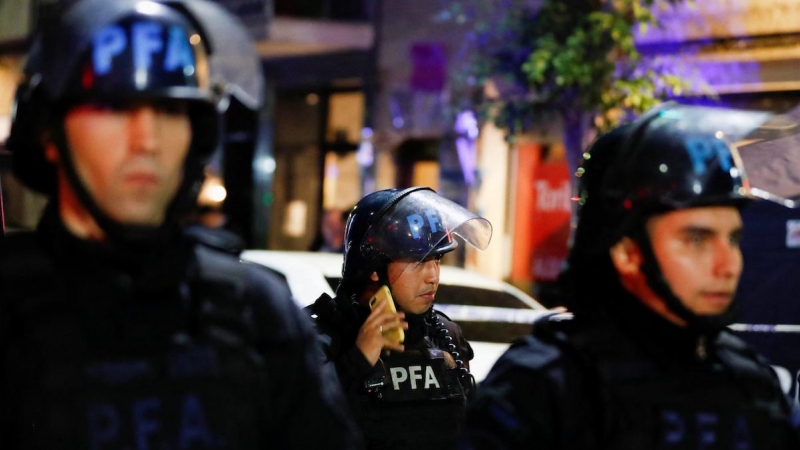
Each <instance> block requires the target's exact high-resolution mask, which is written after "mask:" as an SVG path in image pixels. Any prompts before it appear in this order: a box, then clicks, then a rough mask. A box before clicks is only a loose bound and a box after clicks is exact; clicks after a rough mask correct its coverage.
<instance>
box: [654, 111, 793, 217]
mask: <svg viewBox="0 0 800 450" xmlns="http://www.w3.org/2000/svg"><path fill="white" fill-rule="evenodd" d="M662 114H667V115H674V116H675V117H676V118H680V119H681V123H682V124H684V125H683V126H686V127H691V128H692V129H702V130H713V131H714V132H715V135H716V137H717V138H719V139H721V140H723V141H725V142H726V143H728V144H729V145H730V147H731V151H732V153H733V157H734V159H738V161H737V163H738V165H740V167H743V169H744V172H745V173H746V181H747V182H746V184H745V188H746V189H747V192H745V193H743V194H745V195H747V196H751V197H754V198H761V199H766V200H770V201H773V202H776V203H779V204H782V205H784V206H786V207H789V208H798V207H800V120H798V119H796V118H793V117H791V116H788V115H783V114H774V113H770V112H763V111H748V110H736V109H725V108H712V107H698V106H682V105H678V106H675V107H672V108H669V109H666V110H665V111H663V112H662ZM713 151H714V150H713V148H698V149H697V152H696V153H697V154H696V155H693V158H695V157H696V158H698V159H702V158H703V157H704V155H705V154H706V153H708V152H713Z"/></svg>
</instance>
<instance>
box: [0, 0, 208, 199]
mask: <svg viewBox="0 0 800 450" xmlns="http://www.w3.org/2000/svg"><path fill="white" fill-rule="evenodd" d="M133 99H147V100H160V99H182V100H186V101H188V102H189V108H190V111H189V114H190V118H191V121H192V131H193V136H194V138H193V143H192V151H193V153H197V154H201V155H203V156H206V155H208V154H210V153H211V151H213V150H214V148H215V147H216V142H217V129H218V126H217V121H218V120H217V113H216V109H215V104H214V97H213V95H212V92H211V89H210V86H209V80H208V62H207V56H206V50H205V48H204V44H203V43H202V37H201V36H200V35H199V34H198V33H197V31H196V30H195V27H194V25H193V24H192V23H191V21H190V19H189V18H188V17H186V16H185V15H183V14H181V13H180V12H179V11H178V10H176V9H175V8H171V7H168V6H166V5H164V4H160V3H154V2H150V1H142V0H138V1H137V0H122V1H114V2H104V1H95V0H86V1H82V2H79V3H77V4H76V5H75V6H74V7H72V8H70V9H69V10H67V11H66V12H65V13H64V14H63V16H62V17H61V20H59V21H58V22H56V23H54V24H50V25H49V26H45V27H42V30H41V31H40V33H39V34H38V36H37V37H36V39H35V40H34V42H33V44H32V47H31V50H30V52H29V55H28V60H27V63H26V66H25V81H24V82H23V84H22V85H20V87H19V89H18V90H17V95H16V102H15V103H16V104H15V113H14V117H13V122H12V126H11V132H10V135H9V138H8V142H7V146H8V148H9V150H11V151H12V153H13V168H14V173H15V174H16V175H17V176H18V177H19V178H20V180H21V181H22V182H23V183H25V184H26V185H28V186H29V187H30V188H32V189H35V190H38V191H41V192H44V193H47V194H51V193H53V192H54V190H55V172H54V168H53V167H52V165H50V164H49V163H47V162H46V161H45V159H44V149H43V147H42V143H41V138H40V137H41V133H42V131H44V130H45V129H47V128H50V127H53V126H56V127H58V125H57V123H58V121H59V120H60V118H61V117H59V115H60V114H63V112H64V110H65V109H66V108H67V107H69V106H70V105H74V104H77V103H80V102H105V103H108V102H119V101H125V100H133Z"/></svg>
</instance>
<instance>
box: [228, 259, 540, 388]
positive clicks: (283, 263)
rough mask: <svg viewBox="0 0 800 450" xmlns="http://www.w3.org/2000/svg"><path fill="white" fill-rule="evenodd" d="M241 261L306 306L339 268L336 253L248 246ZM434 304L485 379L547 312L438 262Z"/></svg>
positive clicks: (327, 288) (335, 281)
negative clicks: (460, 335)
mask: <svg viewBox="0 0 800 450" xmlns="http://www.w3.org/2000/svg"><path fill="white" fill-rule="evenodd" d="M241 258H242V260H244V261H249V262H253V263H257V264H259V265H262V266H264V267H267V268H268V269H270V270H271V271H273V272H275V273H276V274H278V275H279V276H280V277H282V278H283V279H285V280H286V283H287V284H288V285H289V289H290V290H291V291H292V295H293V296H294V298H295V301H297V303H298V304H299V305H300V306H301V307H305V306H308V305H310V304H312V303H314V301H315V300H316V299H317V298H318V297H319V296H320V295H321V294H322V293H327V294H328V295H330V296H331V297H333V296H334V290H335V289H336V286H338V285H339V281H340V280H341V272H342V261H343V259H342V255H341V254H338V253H315V252H290V251H277V250H248V251H245V252H243V253H242V255H241ZM434 307H435V308H436V309H437V310H439V311H441V312H443V313H444V314H446V315H447V316H448V317H450V319H452V320H453V321H455V322H456V323H458V324H459V325H460V326H461V328H462V330H463V331H464V336H465V337H466V338H467V340H469V342H470V344H471V345H472V348H473V350H474V351H475V358H474V359H473V360H472V361H471V362H470V371H471V372H472V374H473V375H474V376H475V380H476V381H481V380H483V379H484V378H485V377H486V374H487V373H488V372H489V369H491V368H492V366H493V365H494V363H495V361H496V360H497V358H499V357H500V355H501V354H502V353H503V352H504V351H505V350H506V349H507V348H508V346H509V344H510V343H511V342H512V341H513V340H514V339H517V338H520V337H522V336H525V335H527V334H528V333H530V331H531V324H532V323H533V322H534V320H536V319H537V318H539V317H541V316H542V315H543V314H545V313H547V310H546V308H545V307H544V306H542V305H541V304H540V303H539V302H537V301H536V300H534V299H533V298H532V297H530V296H529V295H527V294H525V293H524V292H522V291H521V290H519V289H517V288H515V287H514V286H512V285H510V284H508V283H505V282H502V281H497V280H493V279H491V278H488V277H486V276H483V275H481V274H478V273H475V272H471V271H468V270H465V269H461V268H458V267H452V266H446V265H443V266H442V270H441V278H440V282H439V290H438V291H437V292H436V303H435V305H434Z"/></svg>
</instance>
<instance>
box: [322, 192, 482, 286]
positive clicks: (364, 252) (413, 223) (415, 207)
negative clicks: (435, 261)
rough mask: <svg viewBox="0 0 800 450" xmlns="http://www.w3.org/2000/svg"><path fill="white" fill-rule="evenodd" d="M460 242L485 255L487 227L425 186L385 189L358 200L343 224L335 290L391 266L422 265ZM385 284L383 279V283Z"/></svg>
mask: <svg viewBox="0 0 800 450" xmlns="http://www.w3.org/2000/svg"><path fill="white" fill-rule="evenodd" d="M456 236H457V237H460V238H461V239H462V240H464V241H465V242H466V243H468V244H470V245H472V246H473V247H475V248H477V249H479V250H484V249H485V248H486V247H487V246H488V245H489V241H490V240H491V237H492V225H491V223H489V221H488V220H486V219H484V218H483V217H480V216H478V215H476V214H474V213H472V212H470V211H469V210H467V209H466V208H464V207H463V206H461V205H458V204H456V203H455V202H452V201H450V200H448V199H446V198H444V197H441V196H439V195H438V194H436V192H434V191H433V190H432V189H430V188H427V187H412V188H408V189H402V190H401V189H385V190H381V191H376V192H373V193H371V194H368V195H366V196H365V197H364V198H362V199H361V200H360V201H359V202H358V203H357V204H356V206H355V207H354V208H353V210H352V211H351V212H350V216H349V217H348V220H347V225H346V228H345V251H344V265H343V266H342V284H341V285H340V286H339V289H338V290H339V291H341V290H342V289H343V288H344V289H357V287H358V286H360V285H362V284H363V283H365V282H366V281H367V280H368V278H369V276H370V275H371V274H372V273H373V272H378V273H379V274H381V273H382V269H383V268H384V267H385V265H386V264H387V263H388V262H390V261H397V260H410V261H416V262H421V261H423V260H424V259H426V258H427V257H428V256H432V255H441V254H444V253H447V252H450V251H453V250H454V249H455V248H456V246H457V245H458V242H457V241H456V240H455V237H456ZM387 281H388V280H387Z"/></svg>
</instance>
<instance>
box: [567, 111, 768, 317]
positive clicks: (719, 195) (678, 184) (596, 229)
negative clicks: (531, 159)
mask: <svg viewBox="0 0 800 450" xmlns="http://www.w3.org/2000/svg"><path fill="white" fill-rule="evenodd" d="M763 118H764V117H762V115H761V114H760V113H748V112H743V111H734V110H722V109H718V108H708V107H694V106H681V105H676V104H674V103H668V104H665V105H661V106H660V107H657V108H655V109H653V110H651V111H649V112H647V113H645V114H644V115H643V116H642V117H640V118H639V119H638V120H636V121H634V122H632V123H629V124H626V125H623V126H621V127H619V128H617V129H615V130H613V131H611V132H610V133H608V134H606V135H604V136H601V137H600V138H599V139H598V140H597V141H596V142H595V143H594V144H593V145H592V147H591V149H590V150H589V151H588V152H587V153H585V154H584V161H583V164H582V166H581V167H580V168H579V169H578V172H577V173H576V176H578V177H579V180H578V185H577V192H576V196H575V197H576V199H577V200H578V210H577V219H578V220H577V227H576V228H575V230H574V234H573V236H572V243H571V248H570V254H569V257H568V260H567V266H566V269H565V270H566V272H567V275H566V276H564V279H565V280H567V281H568V282H569V283H571V284H576V283H577V284H580V283H581V281H580V280H578V279H576V278H575V277H579V278H586V277H588V276H590V275H591V274H592V273H599V272H600V271H602V270H605V269H606V268H603V267H601V266H603V265H609V264H610V261H609V260H608V251H609V249H610V248H611V247H612V246H613V245H614V244H615V243H616V242H618V241H619V239H621V238H622V237H623V236H628V237H631V238H632V239H634V240H635V241H636V242H637V244H638V245H639V246H640V248H641V249H642V252H643V255H644V259H645V261H644V263H643V272H644V273H645V276H646V277H647V280H648V284H649V285H650V287H651V288H652V289H653V290H654V291H655V292H656V293H657V294H659V295H660V296H661V297H662V298H664V300H665V301H666V302H667V306H668V307H669V308H670V309H671V310H672V311H673V312H674V313H675V314H677V315H679V316H681V317H682V318H683V319H684V320H686V321H687V322H688V323H690V324H691V323H693V324H697V323H698V320H699V319H698V318H697V317H695V316H694V315H693V314H692V313H691V312H689V310H688V309H686V308H685V307H684V306H683V305H682V303H681V302H680V300H678V299H677V298H676V297H675V295H674V294H673V293H672V291H671V289H670V288H669V286H668V284H667V283H666V281H665V280H664V279H663V276H662V274H661V271H660V268H659V267H658V262H657V261H656V259H655V255H654V254H653V252H652V247H651V244H650V241H649V238H648V237H647V233H646V232H645V228H644V227H645V222H646V221H647V219H648V218H649V217H651V216H652V215H654V214H659V213H664V212H667V211H670V210H676V209H684V208H693V207H701V206H714V205H731V206H736V207H740V206H742V205H744V204H745V203H747V202H748V201H749V200H750V199H751V198H752V197H751V195H750V192H749V186H748V182H747V178H746V177H745V173H744V170H743V168H742V165H741V162H740V158H739V155H738V152H737V147H736V145H735V144H736V142H737V141H739V140H741V139H742V138H743V137H745V136H747V135H748V134H749V133H750V132H751V131H752V130H754V129H755V128H757V127H758V126H759V125H760V122H761V121H763ZM562 275H563V274H562ZM603 276H604V277H605V275H603ZM606 278H608V277H606ZM614 279H615V277H614ZM566 287H567V288H568V289H570V288H569V286H566ZM574 288H575V289H577V290H578V291H580V289H581V288H580V287H574ZM578 301H580V299H578Z"/></svg>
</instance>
